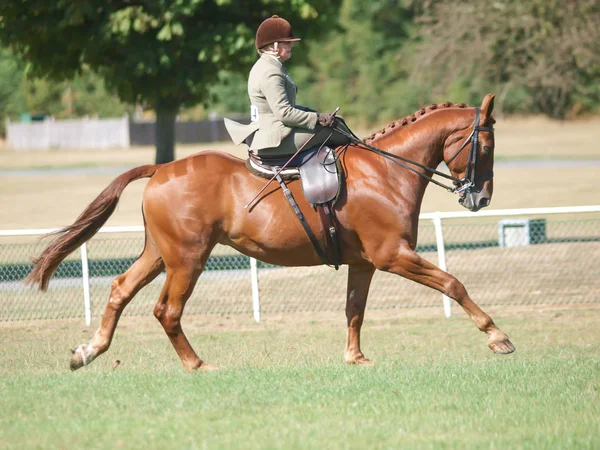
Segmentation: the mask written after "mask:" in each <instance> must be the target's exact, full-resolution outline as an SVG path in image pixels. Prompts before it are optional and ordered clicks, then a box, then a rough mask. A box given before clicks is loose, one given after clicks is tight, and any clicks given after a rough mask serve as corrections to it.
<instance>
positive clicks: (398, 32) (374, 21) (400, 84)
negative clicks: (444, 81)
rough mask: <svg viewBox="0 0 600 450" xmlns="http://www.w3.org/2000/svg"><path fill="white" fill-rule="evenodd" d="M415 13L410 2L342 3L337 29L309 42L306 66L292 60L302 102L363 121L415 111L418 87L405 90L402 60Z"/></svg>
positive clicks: (407, 66)
mask: <svg viewBox="0 0 600 450" xmlns="http://www.w3.org/2000/svg"><path fill="white" fill-rule="evenodd" d="M417 12H418V8H417V5H416V4H415V3H414V2H409V1H397V0H382V1H376V2H365V1H362V0H344V2H343V4H342V8H341V11H340V29H336V28H332V30H331V32H330V33H329V35H328V36H327V38H326V39H324V40H323V41H312V40H311V41H310V43H309V46H308V47H309V48H308V51H309V53H310V67H306V66H299V65H297V64H296V62H295V61H291V66H292V67H293V68H292V74H293V75H294V77H296V78H297V80H298V82H299V84H300V85H301V86H302V89H301V90H300V94H299V95H300V99H301V101H302V102H303V103H306V104H308V105H310V106H313V105H315V106H316V107H317V108H318V109H320V110H323V111H331V110H333V109H334V108H335V107H336V106H340V111H341V114H343V115H344V116H346V117H349V118H353V120H354V121H355V122H362V123H373V122H376V121H380V120H383V119H388V118H390V117H394V118H398V117H401V116H403V115H406V114H407V113H408V112H410V111H412V110H413V109H417V108H418V107H419V106H420V105H421V104H422V102H423V95H422V89H420V87H419V86H415V85H413V86H407V82H406V80H407V78H408V74H409V73H410V64H409V63H408V59H407V58H406V57H405V56H406V54H408V53H409V52H410V45H411V42H412V34H413V30H414V27H415V25H414V23H413V19H414V18H415V15H416V14H417ZM298 66H299V67H298Z"/></svg>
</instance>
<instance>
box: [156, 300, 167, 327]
mask: <svg viewBox="0 0 600 450" xmlns="http://www.w3.org/2000/svg"><path fill="white" fill-rule="evenodd" d="M166 310H167V305H163V304H162V303H157V304H156V305H155V306H154V311H153V312H154V317H156V319H157V320H158V321H159V322H160V323H162V318H163V317H164V315H165V311H166Z"/></svg>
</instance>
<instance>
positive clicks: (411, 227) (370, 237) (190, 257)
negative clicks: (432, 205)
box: [28, 95, 514, 371]
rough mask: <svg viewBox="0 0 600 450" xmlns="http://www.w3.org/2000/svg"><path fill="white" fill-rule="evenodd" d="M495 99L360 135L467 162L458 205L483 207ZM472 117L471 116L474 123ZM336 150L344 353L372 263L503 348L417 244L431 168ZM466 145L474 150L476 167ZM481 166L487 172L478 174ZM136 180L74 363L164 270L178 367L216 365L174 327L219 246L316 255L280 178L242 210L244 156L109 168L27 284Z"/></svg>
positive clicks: (355, 341)
mask: <svg viewBox="0 0 600 450" xmlns="http://www.w3.org/2000/svg"><path fill="white" fill-rule="evenodd" d="M493 101H494V96H493V95H487V96H486V97H485V98H484V100H483V102H482V105H481V108H480V111H479V110H478V109H476V108H471V107H466V105H464V104H460V105H452V104H450V103H445V104H442V105H431V106H429V107H427V108H423V109H421V110H420V111H417V112H416V113H415V115H413V116H412V117H408V118H405V119H403V120H401V121H398V122H394V123H392V124H390V125H389V126H388V127H386V128H385V129H384V130H382V131H380V132H379V133H376V134H374V135H372V136H371V137H370V138H368V139H367V141H366V143H367V144H369V145H371V146H372V147H377V148H379V149H381V150H384V151H386V152H388V155H396V157H398V158H406V159H410V160H412V161H414V162H416V163H417V164H421V165H422V167H425V166H426V167H428V168H431V170H433V169H434V168H436V167H437V166H438V165H439V164H440V163H441V162H442V161H445V162H446V163H447V165H448V166H449V170H450V174H451V175H452V176H453V177H455V179H461V178H463V177H465V176H466V174H467V172H468V171H469V170H471V169H472V171H473V172H476V173H475V174H474V175H475V178H474V179H472V180H471V181H473V182H474V185H473V186H471V187H470V188H469V189H468V190H464V191H462V192H461V197H460V200H459V201H460V203H461V204H462V205H463V206H465V207H467V208H468V209H471V210H478V209H479V208H481V207H483V206H487V205H488V204H489V202H490V200H491V196H492V183H493V180H492V176H493V175H492V174H493V173H492V169H493V151H494V136H493V128H492V125H493V123H494V119H493V117H492V109H493ZM475 117H478V118H479V123H474V120H475ZM480 128H481V129H480ZM473 135H475V138H478V139H479V144H477V140H475V141H473V142H475V144H476V145H474V146H473V145H472V148H471V151H470V152H469V151H462V149H463V148H465V144H467V141H469V142H471V140H472V138H473ZM473 147H474V149H473ZM339 150H340V149H338V154H340V157H341V160H342V166H343V169H344V174H345V183H344V188H343V189H342V192H341V195H340V198H339V200H338V202H337V203H336V205H335V210H336V215H337V219H338V221H339V225H340V226H339V238H340V242H341V248H342V263H343V264H348V266H349V271H348V290H347V297H346V317H347V327H348V331H347V338H346V348H345V360H346V362H347V363H351V364H370V361H369V360H368V359H367V358H365V356H364V354H363V352H362V351H361V348H360V330H361V326H362V323H363V317H364V313H365V306H366V302H367V294H368V291H369V285H370V282H371V279H372V277H373V273H374V272H375V269H379V270H383V271H386V272H390V273H394V274H397V275H400V276H402V277H405V278H408V279H409V280H413V281H416V282H417V283H420V284H423V285H425V286H429V287H430V288H433V289H436V290H438V291H440V292H442V293H443V294H445V295H447V296H449V297H451V298H453V299H454V300H456V302H458V304H459V305H460V306H462V307H463V309H464V310H465V311H466V313H467V314H468V315H469V316H470V317H471V319H472V320H473V322H474V323H475V326H476V327H477V328H479V330H481V331H483V332H485V333H487V335H488V338H487V343H488V346H489V347H490V348H491V349H492V350H493V351H494V352H495V353H511V352H513V351H514V346H513V344H512V343H511V342H510V340H509V338H508V336H507V335H506V334H505V333H504V332H502V331H501V330H500V329H499V328H498V327H497V326H496V325H495V324H494V321H493V320H492V319H491V318H490V316H488V315H487V314H486V313H484V312H483V311H482V310H481V309H480V308H479V307H478V306H477V305H476V304H475V303H474V302H473V300H471V298H470V297H469V295H468V294H467V291H466V289H465V287H464V286H463V285H462V283H461V282H459V281H458V280H457V279H456V278H455V277H453V276H452V275H450V274H448V273H446V272H444V271H442V270H440V269H439V268H438V267H436V266H435V265H433V264H431V263H430V262H429V261H426V260H424V259H423V258H421V257H420V256H419V255H418V254H416V253H415V247H416V245H417V228H418V221H419V211H420V209H421V200H422V199H423V194H424V192H425V188H426V186H427V184H428V180H427V179H426V177H423V174H424V173H425V174H428V175H431V174H432V172H431V170H426V169H425V170H422V169H418V170H412V171H411V170H407V169H406V168H404V167H401V166H400V165H398V164H394V161H392V160H391V159H390V158H388V157H384V156H382V155H381V154H376V153H373V152H371V151H367V150H365V148H364V147H362V148H361V147H360V146H358V145H351V146H349V147H348V148H346V149H345V151H343V152H340V151H339ZM468 154H470V155H471V156H472V157H475V158H477V168H476V170H475V169H474V167H471V166H473V161H471V157H469V155H468ZM417 172H421V173H417ZM483 173H487V174H489V176H487V177H486V176H481V174H483ZM146 177H150V180H149V181H148V184H147V186H146V188H145V191H144V196H143V203H142V205H143V217H144V224H145V246H144V250H143V252H142V254H141V256H140V257H139V259H138V260H137V261H136V262H135V263H134V264H133V265H132V266H131V267H130V268H129V270H127V271H126V272H125V273H124V274H122V275H120V276H118V277H117V278H116V279H114V280H113V282H112V287H111V292H110V297H109V300H108V303H107V305H106V310H105V312H104V315H103V316H102V321H101V324H100V327H99V328H98V330H97V331H96V333H95V335H94V336H93V338H92V339H91V341H90V342H89V344H82V345H80V346H78V347H77V348H76V349H75V350H74V351H73V354H72V359H71V369H72V370H76V369H78V368H80V367H82V366H85V365H87V364H89V363H91V362H92V361H93V360H94V359H96V358H97V357H98V356H99V355H100V354H102V353H104V352H105V351H106V350H107V349H108V348H109V346H110V343H111V340H112V337H113V334H114V332H115V328H116V326H117V322H118V320H119V317H120V316H121V313H122V312H123V309H124V308H125V307H126V306H127V304H128V303H129V302H130V301H131V299H132V298H133V297H134V296H135V294H136V293H137V292H138V291H139V290H140V289H141V288H143V287H144V286H146V285H147V284H148V283H150V282H151V281H152V280H153V279H154V278H155V277H156V276H157V275H158V274H159V273H161V271H162V270H163V269H166V281H165V284H164V286H163V288H162V292H161V293H160V297H159V298H158V302H157V303H156V306H155V307H154V315H155V316H156V318H157V319H158V320H159V321H160V323H161V325H162V326H163V328H164V330H165V332H166V334H167V336H168V337H169V339H170V340H171V343H172V344H173V347H175V351H176V352H177V354H178V355H179V358H180V359H181V362H182V363H183V366H184V368H185V369H186V370H189V371H191V370H195V369H203V370H214V369H216V367H215V366H213V365H211V364H208V363H206V362H204V361H203V360H202V359H200V358H199V357H198V355H197V354H196V352H195V351H194V350H193V348H192V346H191V345H190V343H189V342H188V340H187V338H186V336H185V334H184V333H183V330H182V328H181V316H182V313H183V309H184V307H185V303H186V301H187V300H188V298H189V297H190V295H191V293H192V290H193V289H194V285H195V284H196V281H197V280H198V277H199V276H200V274H201V273H202V270H203V269H204V266H205V265H206V262H207V260H208V257H209V255H210V253H211V251H212V249H213V247H214V246H215V245H216V244H217V243H220V244H224V245H229V246H231V247H233V248H234V249H236V250H238V251H240V252H241V253H243V254H245V255H248V256H252V257H254V258H257V259H259V260H261V261H264V262H267V263H271V264H276V265H280V266H314V265H320V264H322V262H321V259H320V258H319V256H318V255H317V253H316V252H315V249H314V248H313V246H312V245H311V242H310V241H309V239H308V237H307V235H306V234H305V232H304V230H303V228H302V226H301V224H300V223H299V221H298V219H297V218H296V215H295V214H294V211H293V210H292V208H290V206H289V204H288V203H287V200H286V199H285V197H284V196H283V195H282V193H281V192H280V188H279V186H275V185H271V186H270V187H269V189H266V190H265V192H264V193H263V194H262V196H261V197H260V198H259V199H258V201H257V202H256V203H255V204H254V206H253V207H252V208H250V209H244V205H245V204H247V203H248V202H249V200H251V199H252V197H253V195H254V194H255V193H256V192H258V191H259V190H260V189H261V188H262V187H263V185H264V184H265V180H264V179H261V178H258V177H256V176H255V175H252V174H251V173H249V171H248V170H247V169H246V167H245V165H244V162H243V161H242V160H240V159H238V158H235V157H233V156H230V155H228V154H225V153H219V152H211V151H209V152H202V153H199V154H196V155H193V156H190V157H188V158H185V159H180V160H177V161H174V162H171V163H168V164H163V165H147V166H140V167H136V168H134V169H132V170H130V171H128V172H126V173H124V174H122V175H121V176H119V177H117V178H116V179H115V180H114V181H113V182H112V183H111V184H110V185H109V186H108V187H107V188H106V189H105V190H104V191H103V192H102V193H101V194H100V195H99V196H98V197H97V198H96V199H95V200H94V201H93V202H92V203H91V204H90V205H88V207H87V208H86V209H85V211H84V212H83V213H82V214H81V215H80V216H79V218H78V219H77V220H76V222H75V223H74V224H73V225H71V226H69V227H66V228H64V229H62V230H60V231H58V232H57V237H56V238H55V239H54V241H52V242H51V243H50V245H49V246H48V247H47V248H46V249H45V250H44V252H43V253H42V255H41V256H40V257H39V258H37V259H35V260H34V263H35V265H34V268H33V271H32V272H31V273H30V275H29V276H28V281H29V282H30V283H32V284H39V287H40V288H41V289H42V290H45V289H46V288H47V286H48V282H49V279H50V277H51V276H52V274H53V273H54V271H55V270H56V268H57V267H58V265H59V264H60V262H61V261H62V260H63V259H64V258H65V257H66V256H67V255H68V254H69V253H71V252H72V251H73V250H75V249H76V248H78V247H79V246H81V244H83V243H84V242H86V241H87V240H88V239H90V238H91V237H92V236H93V235H94V234H95V233H96V232H97V230H98V229H99V228H100V227H101V226H102V225H103V224H104V223H105V222H106V220H107V219H108V218H109V216H110V215H111V214H112V213H113V212H114V209H115V207H116V205H117V202H118V200H119V196H120V195H121V193H122V192H123V191H124V189H125V187H126V186H127V185H128V184H129V183H131V182H132V181H134V180H137V179H140V178H146ZM288 185H289V188H290V190H291V191H292V193H293V194H294V195H295V197H296V200H297V202H298V204H299V206H300V208H301V209H302V211H303V212H304V215H305V217H306V220H307V221H308V223H309V225H310V227H311V228H312V229H313V230H317V229H319V228H320V222H319V218H318V216H317V213H316V212H315V211H314V210H313V208H311V207H310V205H309V204H308V203H307V201H306V200H305V199H304V196H303V195H302V192H301V186H300V183H299V182H298V181H292V182H289V183H288Z"/></svg>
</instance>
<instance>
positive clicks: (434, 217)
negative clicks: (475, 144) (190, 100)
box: [0, 205, 600, 325]
mask: <svg viewBox="0 0 600 450" xmlns="http://www.w3.org/2000/svg"><path fill="white" fill-rule="evenodd" d="M598 212H600V205H593V206H572V207H558V208H530V209H506V210H484V211H480V212H477V213H471V212H467V211H464V212H434V213H425V214H421V215H420V216H419V219H420V221H429V220H430V221H431V223H432V224H433V227H434V230H435V245H436V251H437V254H438V265H439V267H440V268H441V269H442V270H447V258H446V243H445V241H444V233H443V220H445V219H457V218H471V217H472V218H482V217H509V216H540V215H544V216H545V215H557V214H580V213H598ZM506 222H507V223H508V222H510V227H513V228H514V226H515V224H516V225H517V226H518V225H519V221H514V220H513V221H506ZM598 223H600V221H598ZM594 224H595V222H594ZM502 225H503V221H501V222H500V226H499V229H498V230H499V233H503V232H504V231H503V230H504V229H503V227H502ZM507 227H508V225H507ZM592 227H593V228H592V235H593V236H592V237H593V238H594V237H595V238H598V240H600V226H598V228H597V234H595V230H596V228H595V227H596V225H592ZM54 231H56V229H30V230H4V231H0V237H10V236H39V235H44V234H48V233H51V232H54ZM143 231H144V228H143V227H142V226H134V227H104V228H102V229H100V230H99V233H100V234H108V233H134V232H135V233H140V232H143ZM506 231H507V232H508V231H510V232H511V233H512V234H511V235H510V236H509V237H510V238H511V239H512V240H514V230H512V228H511V229H510V230H509V229H508V228H507V230H506ZM505 242H506V243H505ZM510 242H512V241H511V240H510V239H507V240H504V239H503V237H502V236H501V237H500V245H501V246H502V245H507V246H510V245H511V244H510ZM516 245H520V244H518V243H517V244H516ZM598 256H600V255H598ZM81 266H82V287H83V305H84V316H85V321H86V324H87V325H89V324H90V323H91V319H92V309H91V299H90V272H89V268H88V251H87V246H86V244H83V245H82V246H81ZM250 278H251V292H252V309H253V312H254V319H255V320H256V321H257V322H259V321H260V310H261V307H260V290H259V270H258V265H257V261H256V260H255V259H254V258H250ZM0 281H2V280H0ZM450 305H451V303H450V299H449V298H448V297H446V296H443V307H444V313H445V315H446V316H447V317H450V315H451V307H450Z"/></svg>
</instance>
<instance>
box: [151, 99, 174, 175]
mask: <svg viewBox="0 0 600 450" xmlns="http://www.w3.org/2000/svg"><path fill="white" fill-rule="evenodd" d="M178 111H179V108H178V107H177V106H172V105H168V106H166V105H160V104H159V105H158V106H157V107H156V125H155V133H156V134H155V136H156V164H163V163H168V162H171V161H173V160H174V159H175V119H176V117H177V112H178Z"/></svg>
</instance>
